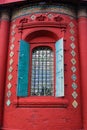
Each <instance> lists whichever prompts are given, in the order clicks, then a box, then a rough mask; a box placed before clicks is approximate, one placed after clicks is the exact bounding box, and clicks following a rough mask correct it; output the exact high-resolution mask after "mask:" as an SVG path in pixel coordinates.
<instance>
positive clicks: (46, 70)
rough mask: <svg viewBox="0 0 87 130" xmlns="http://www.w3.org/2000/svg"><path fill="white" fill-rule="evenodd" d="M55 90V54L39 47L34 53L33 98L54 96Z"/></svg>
mask: <svg viewBox="0 0 87 130" xmlns="http://www.w3.org/2000/svg"><path fill="white" fill-rule="evenodd" d="M53 90H54V53H53V51H52V49H51V48H50V47H46V46H41V47H40V46H39V47H36V48H34V49H33V51H32V76H31V96H34V95H35V96H49V95H50V96H52V95H53Z"/></svg>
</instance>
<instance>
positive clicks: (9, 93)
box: [7, 90, 11, 98]
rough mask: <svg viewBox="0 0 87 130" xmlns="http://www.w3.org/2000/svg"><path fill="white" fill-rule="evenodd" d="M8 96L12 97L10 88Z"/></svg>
mask: <svg viewBox="0 0 87 130" xmlns="http://www.w3.org/2000/svg"><path fill="white" fill-rule="evenodd" d="M7 97H8V98H9V97H11V91H10V90H9V91H8V92H7Z"/></svg>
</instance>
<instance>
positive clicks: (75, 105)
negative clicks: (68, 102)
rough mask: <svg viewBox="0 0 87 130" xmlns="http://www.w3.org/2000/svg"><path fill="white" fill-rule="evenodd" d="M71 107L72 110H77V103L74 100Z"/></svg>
mask: <svg viewBox="0 0 87 130" xmlns="http://www.w3.org/2000/svg"><path fill="white" fill-rule="evenodd" d="M72 105H73V107H74V108H77V106H78V102H77V101H76V100H74V101H73V103H72Z"/></svg>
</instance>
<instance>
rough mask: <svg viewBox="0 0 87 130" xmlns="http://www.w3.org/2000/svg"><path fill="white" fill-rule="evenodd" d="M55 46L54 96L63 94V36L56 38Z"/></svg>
mask: <svg viewBox="0 0 87 130" xmlns="http://www.w3.org/2000/svg"><path fill="white" fill-rule="evenodd" d="M55 47H56V97H62V96H64V51H63V50H64V47H63V38H61V39H60V40H58V41H57V42H56V44H55Z"/></svg>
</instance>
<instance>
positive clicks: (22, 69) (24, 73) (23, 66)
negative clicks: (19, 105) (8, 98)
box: [17, 40, 30, 97]
mask: <svg viewBox="0 0 87 130" xmlns="http://www.w3.org/2000/svg"><path fill="white" fill-rule="evenodd" d="M29 49H30V45H29V43H27V42H25V41H23V40H21V41H20V51H19V61H18V85H17V96H21V97H26V96H28V73H29Z"/></svg>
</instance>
